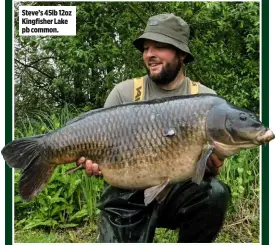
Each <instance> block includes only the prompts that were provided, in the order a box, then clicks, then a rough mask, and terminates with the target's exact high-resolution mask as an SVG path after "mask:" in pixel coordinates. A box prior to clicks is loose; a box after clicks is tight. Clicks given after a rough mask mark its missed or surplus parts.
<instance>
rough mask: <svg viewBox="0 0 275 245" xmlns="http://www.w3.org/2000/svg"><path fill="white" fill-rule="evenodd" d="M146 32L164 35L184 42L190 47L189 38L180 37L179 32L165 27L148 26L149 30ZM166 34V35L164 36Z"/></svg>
mask: <svg viewBox="0 0 275 245" xmlns="http://www.w3.org/2000/svg"><path fill="white" fill-rule="evenodd" d="M146 32H154V33H158V34H162V35H164V36H167V37H170V38H173V39H175V40H177V41H179V42H183V43H185V44H186V45H188V38H187V37H186V36H183V35H180V36H179V32H176V31H174V30H173V29H171V28H167V27H165V26H161V27H159V26H147V28H146V29H145V33H146ZM164 33H165V34H164Z"/></svg>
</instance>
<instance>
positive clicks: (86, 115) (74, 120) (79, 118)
mask: <svg viewBox="0 0 275 245" xmlns="http://www.w3.org/2000/svg"><path fill="white" fill-rule="evenodd" d="M102 110H105V108H99V109H94V110H91V111H87V112H85V113H83V114H81V115H79V116H77V117H75V118H73V119H72V120H70V121H68V122H66V125H69V124H72V123H75V122H77V121H79V120H82V119H84V118H86V117H89V116H91V115H93V114H95V113H97V112H100V111H102Z"/></svg>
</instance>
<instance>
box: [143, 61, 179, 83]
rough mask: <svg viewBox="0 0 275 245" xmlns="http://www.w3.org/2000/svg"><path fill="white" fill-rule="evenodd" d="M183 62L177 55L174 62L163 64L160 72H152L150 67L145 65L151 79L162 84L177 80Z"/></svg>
mask: <svg viewBox="0 0 275 245" xmlns="http://www.w3.org/2000/svg"><path fill="white" fill-rule="evenodd" d="M182 65H183V64H182V62H181V60H180V58H179V57H177V58H176V59H175V60H174V61H173V62H170V63H167V64H166V65H165V66H163V68H162V70H161V72H160V73H159V74H154V75H153V74H151V72H150V69H149V68H148V67H147V66H146V65H145V68H146V71H147V74H148V76H149V77H150V78H151V80H152V81H153V82H154V83H156V84H160V85H166V84H169V83H170V82H172V81H173V80H175V78H176V77H177V75H178V73H179V71H180V69H181V67H182Z"/></svg>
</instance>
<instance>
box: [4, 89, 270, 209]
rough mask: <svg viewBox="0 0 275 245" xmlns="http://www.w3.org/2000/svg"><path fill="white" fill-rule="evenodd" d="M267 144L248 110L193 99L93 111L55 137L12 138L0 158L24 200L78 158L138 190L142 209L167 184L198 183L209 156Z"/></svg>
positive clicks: (212, 98) (206, 97)
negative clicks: (15, 174)
mask: <svg viewBox="0 0 275 245" xmlns="http://www.w3.org/2000/svg"><path fill="white" fill-rule="evenodd" d="M272 139H274V134H273V133H272V131H271V130H270V129H268V128H266V127H264V126H263V125H262V123H261V122H260V121H259V119H258V118H257V117H256V115H255V114H253V113H252V112H250V111H248V110H245V109H242V108H238V107H236V106H234V105H232V104H230V103H229V102H227V101H226V100H225V99H224V98H222V97H220V96H217V95H212V94H199V95H190V96H177V97H170V98H163V99H156V100H151V101H143V102H133V103H128V104H123V105H119V106H113V107H110V108H103V109H97V110H93V111H90V112H88V113H85V114H84V115H81V116H79V117H77V118H76V119H74V120H72V121H69V122H68V123H67V125H65V126H64V127H63V128H60V129H58V130H56V131H54V132H50V133H47V134H44V135H38V136H32V137H25V138H21V139H16V140H14V141H12V142H10V143H9V144H7V145H6V146H5V147H4V148H3V149H2V151H1V153H2V155H3V157H4V159H5V161H6V162H7V163H8V165H9V166H10V167H13V168H16V169H21V170H22V174H21V177H20V181H19V192H20V195H21V196H22V198H23V199H25V200H31V199H32V197H33V196H35V195H37V194H38V192H39V191H41V190H42V189H43V187H44V186H45V184H46V183H47V182H48V180H49V178H50V177H51V175H52V173H53V171H54V169H55V168H56V166H57V165H59V164H66V163H72V162H75V161H76V160H77V159H78V158H80V157H81V156H85V157H87V158H90V159H92V160H93V161H95V162H97V163H98V164H99V167H100V169H101V172H102V174H103V177H104V179H105V181H106V182H107V183H109V184H110V185H112V186H115V187H119V188H123V189H144V190H145V192H144V195H145V204H146V205H148V204H149V203H150V202H151V201H152V200H153V199H154V198H156V197H157V196H158V195H159V194H161V192H162V190H163V189H165V187H166V186H167V185H169V184H171V183H177V182H180V181H183V180H186V179H189V178H191V179H192V180H193V182H195V183H197V184H199V183H200V182H201V181H202V179H203V175H204V173H205V169H206V162H207V159H208V157H209V155H210V154H211V153H212V152H214V153H215V154H216V155H218V156H219V158H221V159H224V158H226V157H229V156H232V155H234V154H236V153H238V152H239V151H240V150H241V149H246V148H253V147H257V146H259V145H261V144H266V143H268V142H269V141H270V140H272ZM167 169H168V171H167Z"/></svg>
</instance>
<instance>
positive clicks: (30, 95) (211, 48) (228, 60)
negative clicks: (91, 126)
mask: <svg viewBox="0 0 275 245" xmlns="http://www.w3.org/2000/svg"><path fill="white" fill-rule="evenodd" d="M20 4H28V3H23V2H22V3H20ZM31 4H32V5H40V4H41V3H38V2H32V3H31ZM51 4H53V3H51ZM55 4H58V3H55ZM62 4H67V5H76V6H77V35H76V36H57V37H40V36H38V37H27V36H19V34H18V30H17V29H16V30H15V80H16V83H15V105H16V107H15V119H16V121H21V120H22V118H25V117H26V115H28V116H29V113H30V112H32V111H34V110H38V111H48V110H51V108H60V107H63V106H64V105H65V104H69V105H74V106H75V107H76V108H79V109H81V110H89V109H92V108H97V107H102V106H103V103H104V101H105V99H106V97H107V95H108V94H109V92H110V91H111V89H112V88H113V87H114V85H115V84H116V83H118V82H120V81H122V80H125V79H127V78H131V77H136V76H141V75H143V74H145V70H144V68H143V64H142V59H141V54H140V52H139V51H137V50H136V49H135V48H134V47H133V45H132V41H133V40H135V38H137V37H138V36H139V35H140V34H141V33H142V31H143V29H144V27H145V25H146V21H147V19H148V18H149V17H150V16H152V15H155V14H158V13H165V12H172V13H175V14H176V15H179V16H181V17H182V18H183V19H184V20H186V21H187V22H188V23H189V24H190V28H191V40H190V47H191V51H192V53H193V54H194V56H195V58H196V61H195V62H193V63H191V64H189V65H187V66H186V73H187V75H188V76H189V77H191V78H192V79H193V80H199V81H201V82H202V83H203V84H205V85H207V86H209V87H212V88H213V89H214V90H216V91H217V92H218V94H220V95H222V96H225V97H226V98H227V99H228V100H229V101H231V102H233V103H235V104H237V105H239V106H243V107H247V108H248V109H250V110H252V111H255V112H258V110H259V104H258V102H259V3H257V2H159V3H158V2H154V3H152V2H93V3H92V2H82V3H69V2H66V3H62ZM18 5H19V3H18V4H17V5H16V12H15V24H16V25H17V26H18V18H17V17H18V13H17V9H18ZM43 5H44V3H43ZM45 105H46V107H45Z"/></svg>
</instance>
